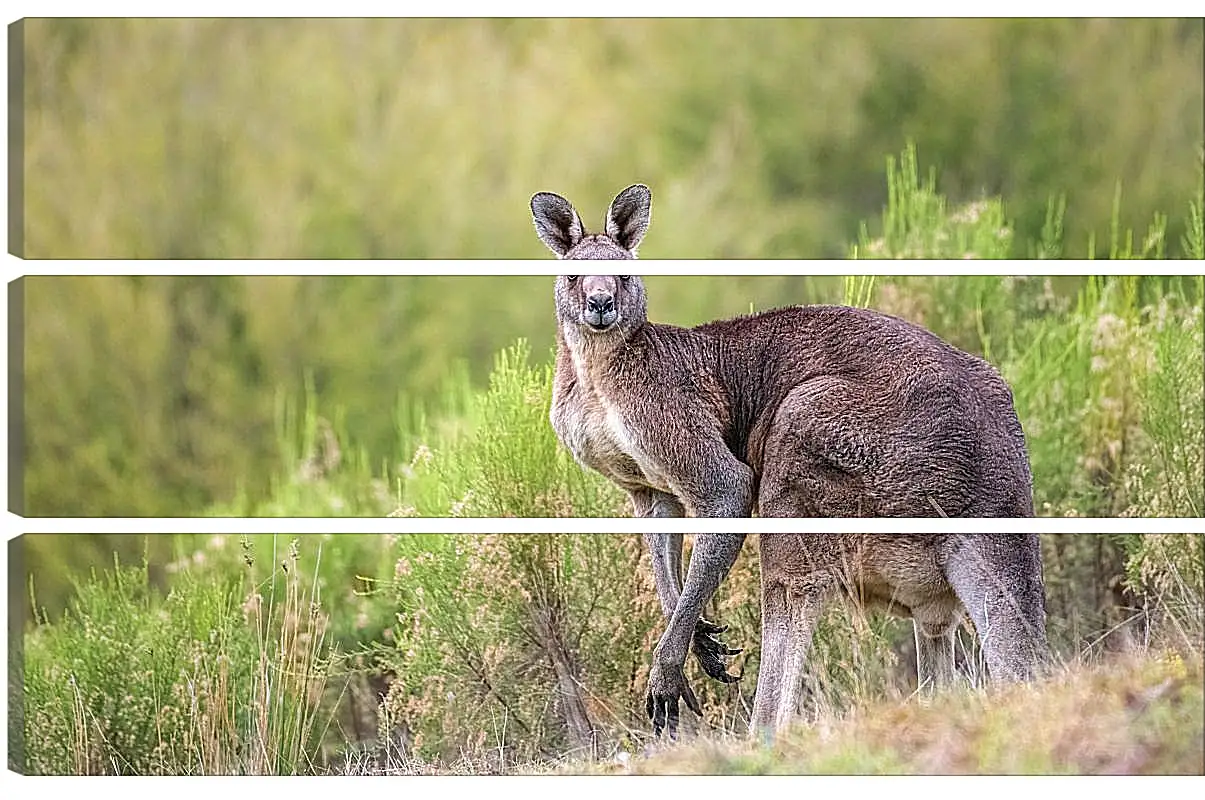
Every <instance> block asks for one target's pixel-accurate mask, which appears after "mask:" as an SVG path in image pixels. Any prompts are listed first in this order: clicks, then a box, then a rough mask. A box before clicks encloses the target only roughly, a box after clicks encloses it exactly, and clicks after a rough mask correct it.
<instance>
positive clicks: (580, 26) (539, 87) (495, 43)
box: [19, 19, 1205, 258]
mask: <svg viewBox="0 0 1205 800" xmlns="http://www.w3.org/2000/svg"><path fill="white" fill-rule="evenodd" d="M19 24H23V26H24V27H23V42H24V66H25V109H24V111H25V113H24V124H25V131H24V134H25V185H24V194H25V219H24V225H25V230H24V234H25V236H24V248H23V249H24V253H23V254H24V255H27V256H30V257H39V258H89V257H113V258H177V257H187V258H231V257H239V258H261V257H262V258H311V257H318V258H327V257H335V258H379V257H385V258H539V257H544V256H546V255H547V254H546V252H545V251H544V250H543V248H542V246H541V245H540V243H539V242H538V241H537V240H536V238H535V236H533V235H532V230H531V224H530V220H529V218H528V212H527V201H528V198H529V197H530V196H531V194H532V193H533V192H535V191H538V190H551V191H556V192H559V193H561V194H564V195H565V196H567V197H569V198H570V199H571V200H572V201H573V202H574V203H575V204H577V205H578V207H579V209H581V210H582V213H583V215H584V216H585V218H586V220H587V222H588V224H590V225H593V226H597V225H599V224H600V223H601V218H602V213H603V210H604V209H605V208H606V204H607V202H608V201H609V200H610V198H611V197H612V196H613V195H614V193H615V192H616V191H617V190H619V189H620V188H622V187H624V186H626V185H628V184H630V183H634V182H636V181H642V182H645V183H647V184H649V185H650V186H651V187H652V189H653V196H654V215H653V218H654V225H653V228H652V232H651V234H650V236H649V238H648V239H647V242H646V244H645V247H644V248H643V249H642V255H643V256H644V257H646V258H818V257H834V256H840V255H844V254H845V253H846V252H847V251H848V247H849V244H850V243H851V242H852V241H854V239H855V238H856V237H857V235H858V223H859V222H860V221H861V220H864V219H875V218H877V216H878V215H879V213H880V211H881V210H882V208H883V206H884V205H885V203H886V194H887V188H886V183H885V181H884V178H883V167H884V159H885V157H886V155H887V154H888V153H897V152H899V150H900V148H902V147H903V146H904V143H905V142H906V141H914V142H915V143H916V145H917V147H918V149H919V153H920V157H921V161H922V167H923V168H924V169H927V168H928V167H929V166H930V165H935V166H936V167H937V168H938V189H939V191H941V192H943V193H945V194H946V195H947V196H948V197H949V198H950V200H951V202H952V203H955V204H963V203H967V202H972V201H976V200H978V199H980V198H982V197H985V196H991V197H996V196H999V197H1002V198H1003V201H1004V204H1005V209H1006V213H1007V216H1008V219H1009V220H1010V222H1011V223H1012V224H1013V227H1014V229H1015V231H1016V239H1015V243H1014V251H1015V252H1014V255H1017V256H1021V257H1024V256H1026V255H1027V251H1026V245H1027V243H1028V242H1030V241H1032V240H1035V239H1037V238H1038V236H1039V234H1040V231H1041V228H1042V225H1043V221H1044V218H1045V213H1046V208H1047V203H1048V201H1049V200H1050V198H1052V197H1057V196H1064V195H1065V197H1066V201H1067V216H1066V233H1067V237H1066V240H1067V245H1066V248H1065V252H1064V253H1063V254H1064V255H1067V256H1071V257H1081V256H1085V255H1088V254H1089V253H1088V246H1089V245H1088V242H1089V240H1088V235H1087V234H1088V233H1089V232H1095V233H1097V234H1098V238H1097V240H1096V241H1097V248H1096V249H1098V250H1100V251H1101V252H1102V253H1103V252H1107V246H1106V243H1105V242H1104V241H1103V234H1104V233H1105V231H1106V230H1107V228H1108V226H1109V220H1110V213H1111V204H1112V201H1113V196H1114V189H1115V186H1116V183H1117V182H1118V181H1120V182H1121V184H1122V186H1123V187H1124V202H1123V204H1122V209H1121V221H1122V223H1123V225H1124V226H1127V227H1131V228H1140V227H1141V226H1143V225H1145V224H1146V223H1147V222H1148V221H1149V220H1150V219H1151V218H1152V216H1153V215H1154V214H1156V213H1163V214H1169V215H1171V220H1170V222H1169V228H1168V234H1169V239H1170V240H1171V241H1179V238H1180V236H1181V235H1182V234H1183V233H1184V224H1185V223H1184V217H1183V213H1182V212H1183V209H1184V208H1185V207H1186V205H1187V203H1188V201H1189V199H1190V198H1191V197H1192V195H1193V190H1194V188H1195V186H1196V181H1197V169H1196V167H1197V164H1198V163H1199V147H1200V145H1201V142H1202V140H1203V139H1205V133H1203V130H1202V128H1203V125H1205V123H1203V122H1202V115H1201V108H1202V80H1203V79H1202V69H1203V67H1202V41H1203V33H1202V21H1201V20H1200V19H1189V20H1177V19H1159V20H1148V19H1126V20H1104V19H1072V20H1068V19H1040V20H1027V19H996V20H972V19H957V20H954V19H917V20H899V19H858V20H841V19H824V20H809V19H791V20H783V19H756V20H731V19H639V20H636V19H574V20H569V19H524V20H514V19H423V20H412V19H406V20H399V19H391V20H390V19H387V20H381V19H375V20H360V19H323V20H281V19H271V20H267V19H261V20H256V19H205V20H194V19H163V20H155V19H104V20H95V19H54V20H45V19H43V20H38V19H34V20H28V21H26V22H24V23H19ZM871 228H872V229H871V231H870V235H871V236H875V235H878V233H877V232H876V231H875V230H874V223H872V225H871Z"/></svg>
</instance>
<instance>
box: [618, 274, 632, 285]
mask: <svg viewBox="0 0 1205 800" xmlns="http://www.w3.org/2000/svg"><path fill="white" fill-rule="evenodd" d="M619 279H620V280H621V281H623V282H624V283H627V282H628V281H630V280H632V276H631V275H620V276H619Z"/></svg>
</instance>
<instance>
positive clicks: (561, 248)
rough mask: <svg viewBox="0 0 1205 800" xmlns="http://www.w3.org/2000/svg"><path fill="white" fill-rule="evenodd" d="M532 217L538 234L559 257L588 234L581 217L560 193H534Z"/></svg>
mask: <svg viewBox="0 0 1205 800" xmlns="http://www.w3.org/2000/svg"><path fill="white" fill-rule="evenodd" d="M531 217H532V219H533V220H535V223H536V235H537V236H539V237H540V241H541V242H543V243H544V244H546V245H548V249H549V250H551V251H552V252H554V253H556V255H557V258H563V257H564V255H565V254H566V253H568V252H569V251H570V250H572V249H573V247H574V245H576V244H577V243H578V242H580V241H581V240H582V237H584V236H585V235H586V229H585V228H583V227H582V219H581V217H579V216H578V215H577V211H576V210H574V208H573V206H572V205H571V204H570V203H569V201H568V200H566V199H565V198H563V197H561V196H560V195H559V194H553V193H552V192H539V193H537V194H535V195H533V196H532V198H531Z"/></svg>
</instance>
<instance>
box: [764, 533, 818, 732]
mask: <svg viewBox="0 0 1205 800" xmlns="http://www.w3.org/2000/svg"><path fill="white" fill-rule="evenodd" d="M823 536H824V534H811V535H801V534H785V533H784V534H762V537H761V564H762V657H761V667H760V669H759V672H758V676H757V695H756V697H755V698H754V706H753V709H754V710H753V719H752V720H751V722H750V726H749V731H750V734H751V735H753V736H757V735H769V734H770V733H771V732H773V731H780V730H782V729H783V728H785V727H787V726H788V725H790V723H791V722H792V721H793V720H794V719H795V715H796V713H797V712H798V708H799V696H800V690H801V689H802V686H803V670H804V666H805V664H806V662H807V656H808V652H809V651H810V650H811V646H812V638H813V636H814V635H815V632H816V626H817V625H818V624H819V622H820V616H821V614H822V613H823V612H824V607H825V605H826V603H827V601H828V600H829V598H831V597H832V596H833V594H834V592H835V583H834V580H833V576H832V574H831V573H830V572H828V571H827V570H823V569H816V568H812V567H810V566H809V565H808V564H807V563H806V562H807V554H806V550H807V548H808V546H809V540H810V539H814V538H817V537H823Z"/></svg>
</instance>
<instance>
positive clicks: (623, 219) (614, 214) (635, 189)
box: [607, 183, 653, 252]
mask: <svg viewBox="0 0 1205 800" xmlns="http://www.w3.org/2000/svg"><path fill="white" fill-rule="evenodd" d="M652 204H653V195H652V192H650V191H649V187H647V186H645V185H644V184H643V183H637V184H635V185H634V186H629V187H628V188H626V189H624V190H623V191H622V192H620V193H619V194H617V195H615V199H614V200H612V201H611V207H610V208H609V209H607V235H608V236H610V237H611V238H612V239H614V240H615V242H616V244H618V245H619V246H620V247H622V248H624V249H625V250H630V251H632V252H635V251H636V248H637V247H639V246H640V240H641V239H643V238H644V234H645V233H646V232H647V231H648V229H649V217H650V213H651V207H652Z"/></svg>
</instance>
